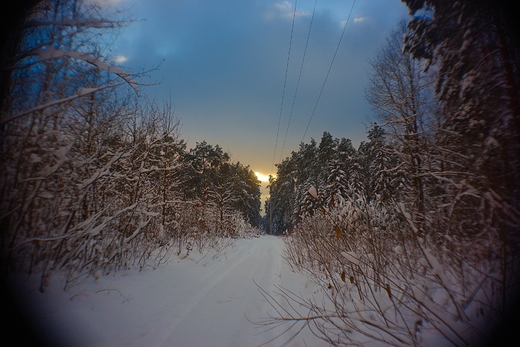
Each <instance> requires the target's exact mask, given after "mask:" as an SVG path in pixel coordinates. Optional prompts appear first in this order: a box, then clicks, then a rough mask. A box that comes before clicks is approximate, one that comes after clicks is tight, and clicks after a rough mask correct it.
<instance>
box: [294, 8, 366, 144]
mask: <svg viewBox="0 0 520 347" xmlns="http://www.w3.org/2000/svg"><path fill="white" fill-rule="evenodd" d="M355 4H356V0H354V1H353V2H352V7H350V13H349V14H348V17H347V22H346V23H345V26H344V27H343V31H342V32H341V36H340V38H339V41H338V45H337V46H336V51H335V52H334V56H333V57H332V61H331V62H330V66H329V70H328V71H327V75H326V76H325V80H324V81H323V85H322V86H321V90H320V93H319V95H318V99H317V100H316V104H315V105H314V109H313V110H312V114H311V117H310V118H309V123H307V128H306V129H305V133H303V137H302V141H301V142H303V140H304V139H305V135H307V131H308V130H309V125H311V121H312V118H313V117H314V113H315V112H316V108H317V107H318V103H319V102H320V98H321V94H323V89H324V88H325V84H326V83H327V79H328V78H329V75H330V70H331V69H332V65H334V60H336V55H337V54H338V50H339V46H340V45H341V41H342V40H343V36H344V35H345V30H346V29H347V26H348V23H349V22H350V16H351V15H352V11H353V10H354V5H355Z"/></svg>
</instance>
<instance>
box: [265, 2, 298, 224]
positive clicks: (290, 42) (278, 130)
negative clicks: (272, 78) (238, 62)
mask: <svg viewBox="0 0 520 347" xmlns="http://www.w3.org/2000/svg"><path fill="white" fill-rule="evenodd" d="M297 5H298V0H295V2H294V12H293V19H292V25H291V38H290V40H289V49H288V51H287V63H286V64H285V78H284V81H283V90H282V102H281V104H280V114H279V116H278V128H277V129H276V141H275V143H274V152H273V164H272V168H271V170H274V160H275V157H276V149H277V147H278V135H279V134H280V122H281V120H282V110H283V102H284V99H285V88H286V86H287V74H288V71H289V60H290V58H291V47H292V39H293V33H294V22H295V19H296V7H297ZM269 209H270V211H269V219H270V220H269V231H270V233H271V234H272V233H273V204H272V200H270V201H269Z"/></svg>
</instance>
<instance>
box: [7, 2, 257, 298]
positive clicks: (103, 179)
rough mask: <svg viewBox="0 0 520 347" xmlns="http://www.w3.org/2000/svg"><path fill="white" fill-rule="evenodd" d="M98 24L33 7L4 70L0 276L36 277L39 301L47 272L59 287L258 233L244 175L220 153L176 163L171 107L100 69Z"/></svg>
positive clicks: (110, 28)
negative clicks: (59, 279) (56, 274)
mask: <svg viewBox="0 0 520 347" xmlns="http://www.w3.org/2000/svg"><path fill="white" fill-rule="evenodd" d="M117 15H118V14H116V17H117ZM107 18H110V16H108V15H107V14H104V13H102V12H101V10H100V9H99V8H97V7H95V6H94V5H92V4H91V3H89V2H84V1H73V0H49V1H41V2H40V3H39V4H38V5H37V6H36V7H35V8H34V9H33V10H32V12H31V13H30V15H29V16H28V17H27V18H26V19H25V21H24V22H23V26H22V28H21V33H22V35H21V37H22V41H21V43H20V44H19V45H18V49H17V51H16V54H15V55H13V56H12V57H10V59H7V60H4V61H3V63H4V66H3V68H4V69H6V70H9V71H10V76H9V81H10V83H9V90H8V93H7V96H6V97H5V98H4V99H3V100H2V109H1V118H0V134H1V135H0V136H1V137H0V175H1V176H0V225H1V229H2V234H1V236H0V248H1V256H2V259H1V267H2V273H3V274H4V275H5V274H6V273H8V272H11V271H26V272H28V273H41V286H40V290H42V291H43V290H44V289H45V286H46V284H47V282H48V277H49V276H50V275H51V273H52V272H53V270H57V269H59V270H62V271H64V272H65V273H66V283H65V287H67V286H69V285H71V284H73V283H74V282H75V281H77V280H78V279H80V278H83V277H84V276H86V275H92V276H96V277H97V276H101V275H104V274H107V273H109V272H113V271H117V270H120V269H127V268H130V267H138V268H144V267H147V266H153V267H155V266H158V265H159V264H160V263H161V262H164V261H166V260H167V259H168V257H169V256H170V255H171V254H172V253H177V254H179V253H181V252H188V253H189V251H190V250H192V249H197V248H198V249H199V250H202V248H204V247H206V246H218V245H219V244H220V243H221V239H222V238H224V237H238V236H240V235H244V234H246V233H254V232H256V230H255V228H254V227H253V225H256V223H258V219H259V207H260V182H259V181H258V180H257V179H256V176H255V175H254V173H253V172H252V171H251V170H250V169H249V167H247V166H243V165H242V164H240V163H232V162H230V158H229V155H227V154H226V153H224V152H223V151H222V149H221V148H220V147H219V146H218V145H217V146H212V145H208V144H206V143H201V144H197V146H196V147H195V148H194V149H192V150H189V151H188V150H186V143H185V142H184V141H183V140H182V139H181V138H180V134H179V125H178V121H176V120H175V119H174V117H173V112H172V107H171V105H169V104H165V105H161V106H160V107H159V106H158V105H156V104H154V103H151V102H147V101H146V99H145V98H143V97H139V96H138V95H137V91H138V88H139V87H140V85H139V83H138V82H136V79H138V77H139V75H132V74H130V73H128V72H126V71H124V70H123V69H121V68H119V67H117V66H115V65H114V62H113V61H112V60H111V59H110V58H109V57H104V56H103V54H106V53H107V52H109V50H108V47H109V43H107V42H106V41H105V40H104V38H105V37H106V36H107V35H111V34H114V33H116V31H117V29H118V28H120V27H121V26H123V25H124V24H126V23H124V22H122V21H119V20H117V19H114V20H112V19H107ZM241 201H245V202H246V203H244V204H241V203H239V202H241Z"/></svg>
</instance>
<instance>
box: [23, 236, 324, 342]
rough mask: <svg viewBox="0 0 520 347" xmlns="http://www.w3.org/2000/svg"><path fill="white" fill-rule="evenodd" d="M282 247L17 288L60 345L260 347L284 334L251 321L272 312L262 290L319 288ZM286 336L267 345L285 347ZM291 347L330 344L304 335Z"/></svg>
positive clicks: (308, 291)
mask: <svg viewBox="0 0 520 347" xmlns="http://www.w3.org/2000/svg"><path fill="white" fill-rule="evenodd" d="M283 248H284V243H283V240H282V239H280V238H277V237H273V236H263V237H260V238H255V239H245V240H238V241H236V242H235V244H234V245H233V246H232V247H228V248H226V249H225V251H224V253H222V254H220V255H219V256H218V257H216V258H214V259H213V258H212V256H211V254H210V255H206V256H205V257H203V255H200V254H190V256H189V257H186V258H184V259H177V258H175V259H174V258H172V259H171V260H170V262H169V264H167V265H163V266H161V267H160V268H158V269H156V270H146V271H143V272H137V271H128V272H126V273H118V274H115V275H113V276H111V275H109V276H104V277H101V278H99V279H98V280H95V281H94V280H92V279H89V280H87V281H85V282H84V283H82V284H80V285H77V286H75V287H73V288H70V289H69V290H67V291H65V292H64V291H62V290H61V289H60V285H61V284H60V283H59V278H58V276H56V278H55V280H54V281H53V282H52V283H51V286H50V288H49V289H48V291H47V292H46V293H44V294H41V293H39V292H38V291H37V289H36V288H37V284H36V280H37V279H36V278H29V279H28V280H26V281H25V282H24V284H23V285H22V284H21V282H20V283H19V284H18V286H19V289H18V290H19V291H20V292H21V293H22V297H23V298H24V301H25V302H26V303H28V306H29V307H30V310H31V313H30V315H31V317H34V318H35V320H36V321H37V322H38V325H39V326H40V327H41V329H42V330H43V331H44V332H45V333H46V335H47V336H48V337H49V338H51V339H52V341H53V344H55V345H62V346H93V345H96V346H100V345H102V346H164V347H177V346H178V347H182V346H199V347H202V346H258V345H261V344H263V343H266V342H267V341H270V340H271V339H272V338H274V337H275V336H276V335H278V334H279V333H280V332H282V331H283V330H284V328H277V329H271V330H267V329H266V327H265V326H259V325H255V324H252V323H251V322H258V321H261V320H263V319H265V318H267V317H268V316H269V314H272V315H274V314H275V312H274V310H273V308H272V307H271V306H270V305H269V303H268V302H267V301H266V300H265V298H264V297H263V296H262V294H261V293H260V291H259V289H258V286H260V287H261V288H263V289H264V290H266V291H268V292H271V291H273V290H275V286H283V287H285V288H287V289H289V290H291V291H294V292H296V293H302V294H304V295H312V294H313V293H315V292H318V291H319V289H318V288H317V287H315V286H314V285H313V284H311V283H309V281H308V279H307V278H306V276H304V275H301V274H296V273H294V272H292V271H291V270H290V268H289V266H288V265H287V264H286V263H285V261H284V259H283V257H282V254H283ZM257 285H258V286H257ZM274 296H275V297H277V296H276V294H275V295H274ZM250 321H251V322H250ZM288 337H290V335H287V336H283V337H282V338H280V339H276V340H274V341H272V342H270V343H268V344H266V346H280V345H281V344H283V342H285V341H286V340H287V338H288ZM289 346H327V344H326V343H325V342H323V341H321V340H319V339H317V338H316V337H315V336H314V335H312V333H311V332H310V331H302V333H301V334H299V335H298V337H297V338H296V339H294V340H293V341H291V343H290V344H289Z"/></svg>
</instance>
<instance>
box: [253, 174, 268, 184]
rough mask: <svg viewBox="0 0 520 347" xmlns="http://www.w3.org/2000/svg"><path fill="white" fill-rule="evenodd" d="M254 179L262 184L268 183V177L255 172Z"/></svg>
mask: <svg viewBox="0 0 520 347" xmlns="http://www.w3.org/2000/svg"><path fill="white" fill-rule="evenodd" d="M255 175H256V177H257V178H258V179H259V180H260V181H262V182H269V175H267V176H264V175H262V174H261V173H259V172H255Z"/></svg>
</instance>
